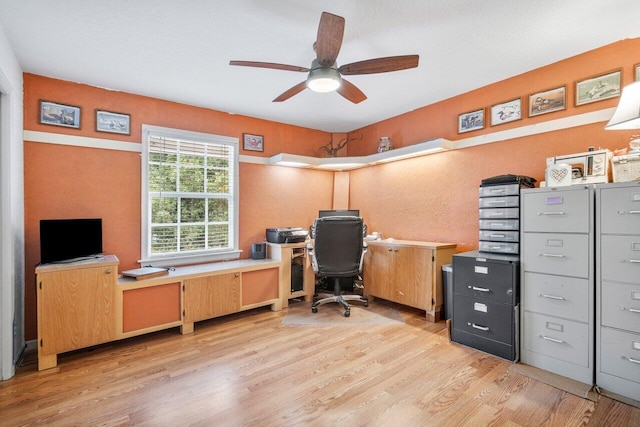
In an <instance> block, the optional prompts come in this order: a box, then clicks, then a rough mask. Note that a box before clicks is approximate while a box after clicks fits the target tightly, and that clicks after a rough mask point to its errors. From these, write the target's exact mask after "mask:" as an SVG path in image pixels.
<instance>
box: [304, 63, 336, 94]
mask: <svg viewBox="0 0 640 427" xmlns="http://www.w3.org/2000/svg"><path fill="white" fill-rule="evenodd" d="M341 84H342V79H341V78H340V73H339V72H338V70H336V69H335V68H330V67H320V68H314V69H312V70H311V71H309V77H307V87H308V88H309V89H311V90H312V91H314V92H320V93H326V92H333V91H334V90H336V89H338V88H339V87H340V85H341Z"/></svg>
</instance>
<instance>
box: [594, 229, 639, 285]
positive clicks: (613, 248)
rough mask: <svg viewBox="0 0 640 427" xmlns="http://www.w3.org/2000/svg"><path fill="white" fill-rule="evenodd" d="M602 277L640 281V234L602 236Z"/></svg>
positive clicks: (620, 280)
mask: <svg viewBox="0 0 640 427" xmlns="http://www.w3.org/2000/svg"><path fill="white" fill-rule="evenodd" d="M600 244H601V253H602V273H601V276H602V279H603V280H614V281H619V282H629V281H633V282H635V283H640V235H638V236H602V237H601V240H600Z"/></svg>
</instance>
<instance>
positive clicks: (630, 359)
mask: <svg viewBox="0 0 640 427" xmlns="http://www.w3.org/2000/svg"><path fill="white" fill-rule="evenodd" d="M622 357H624V356H622ZM626 359H627V360H628V361H629V362H631V363H637V364H638V365H640V360H638V359H634V358H633V357H627V358H626Z"/></svg>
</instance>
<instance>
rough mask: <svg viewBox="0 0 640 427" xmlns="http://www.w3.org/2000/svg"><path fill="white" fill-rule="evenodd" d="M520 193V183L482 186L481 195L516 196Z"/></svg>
mask: <svg viewBox="0 0 640 427" xmlns="http://www.w3.org/2000/svg"><path fill="white" fill-rule="evenodd" d="M517 194H520V184H517V183H516V184H506V185H488V186H485V187H480V191H479V196H480V197H496V196H514V195H517Z"/></svg>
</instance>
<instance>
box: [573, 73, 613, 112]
mask: <svg viewBox="0 0 640 427" xmlns="http://www.w3.org/2000/svg"><path fill="white" fill-rule="evenodd" d="M621 79H622V70H616V71H612V72H609V73H606V74H602V75H599V76H595V77H590V78H588V79H585V80H580V81H578V82H576V107H577V106H578V105H584V104H590V103H592V102H597V101H602V100H604V99H609V98H615V97H617V96H620V93H622V90H621V87H620V84H621Z"/></svg>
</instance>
